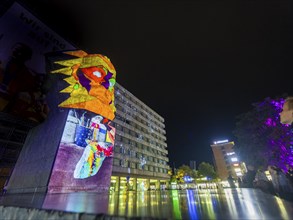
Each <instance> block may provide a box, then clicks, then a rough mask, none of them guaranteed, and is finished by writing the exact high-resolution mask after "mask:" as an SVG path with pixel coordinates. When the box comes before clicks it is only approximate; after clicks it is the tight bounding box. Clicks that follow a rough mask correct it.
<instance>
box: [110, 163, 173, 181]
mask: <svg viewBox="0 0 293 220" xmlns="http://www.w3.org/2000/svg"><path fill="white" fill-rule="evenodd" d="M113 172H114V173H122V174H127V175H129V173H128V167H121V166H115V165H113V167H112V173H113ZM131 174H135V175H140V176H145V177H161V178H164V179H170V176H169V175H168V174H167V173H159V172H153V171H148V170H138V169H131V171H130V175H131Z"/></svg>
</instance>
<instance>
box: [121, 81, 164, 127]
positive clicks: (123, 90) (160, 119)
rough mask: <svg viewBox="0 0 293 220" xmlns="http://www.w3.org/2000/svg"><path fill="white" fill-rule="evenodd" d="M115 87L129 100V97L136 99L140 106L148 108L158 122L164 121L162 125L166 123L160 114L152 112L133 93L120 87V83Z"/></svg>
mask: <svg viewBox="0 0 293 220" xmlns="http://www.w3.org/2000/svg"><path fill="white" fill-rule="evenodd" d="M115 87H116V88H117V89H118V90H120V91H122V92H123V93H125V95H124V94H123V95H124V96H125V97H126V98H127V99H129V98H128V97H127V96H129V97H131V98H132V99H134V100H135V101H137V102H138V103H139V104H141V106H144V107H146V108H148V109H149V111H151V114H153V115H154V116H152V115H151V116H152V117H157V118H156V120H158V121H160V122H161V121H162V123H164V118H163V117H161V116H160V115H159V114H158V113H156V112H155V111H154V110H152V109H150V108H149V107H148V106H147V105H145V104H144V103H143V102H142V101H140V100H139V99H138V98H137V97H135V96H134V95H133V94H132V93H131V92H129V91H127V90H126V89H125V88H123V87H122V86H121V85H119V84H118V83H116V84H115ZM135 106H138V104H135ZM142 110H144V109H142Z"/></svg>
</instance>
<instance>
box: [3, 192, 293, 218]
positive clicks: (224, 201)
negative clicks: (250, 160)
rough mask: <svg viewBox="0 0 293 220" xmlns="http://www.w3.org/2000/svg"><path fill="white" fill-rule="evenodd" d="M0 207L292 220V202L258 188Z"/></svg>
mask: <svg viewBox="0 0 293 220" xmlns="http://www.w3.org/2000/svg"><path fill="white" fill-rule="evenodd" d="M0 205H2V206H3V205H4V206H18V207H29V208H31V207H35V208H40V207H42V208H43V209H49V210H59V211H67V212H77V213H89V214H108V215H114V216H123V217H153V218H162V219H265V220H267V219H293V203H292V202H289V201H286V200H282V199H280V198H278V197H276V196H273V195H270V194H267V193H264V192H262V191H260V190H258V189H239V188H233V189H229V188H228V189H221V190H218V189H200V190H166V191H144V192H133V191H130V192H123V193H122V192H121V193H120V194H119V193H110V194H108V193H105V194H98V193H86V192H76V193H62V194H47V195H44V194H31V195H29V194H12V195H11V194H10V195H9V194H7V195H5V196H2V197H0Z"/></svg>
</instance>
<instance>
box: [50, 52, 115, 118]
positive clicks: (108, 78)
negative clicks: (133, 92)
mask: <svg viewBox="0 0 293 220" xmlns="http://www.w3.org/2000/svg"><path fill="white" fill-rule="evenodd" d="M64 53H65V54H69V55H72V56H76V57H77V58H75V59H69V60H63V61H57V62H55V63H57V64H60V65H62V66H64V68H61V69H57V70H54V71H52V72H51V73H61V74H65V75H68V76H69V77H68V78H65V79H64V80H65V81H66V82H67V83H69V86H68V87H67V88H65V89H63V90H62V91H61V92H63V93H70V97H69V98H68V99H66V100H65V101H64V102H62V103H61V104H59V106H60V107H65V108H80V109H85V110H89V111H91V112H94V113H96V114H100V115H101V116H103V117H105V118H107V119H109V120H113V119H114V117H115V115H114V114H115V110H116V109H115V106H114V85H115V83H116V71H115V68H114V66H113V65H112V63H111V62H110V60H109V58H107V57H106V56H103V55H101V54H87V53H86V52H84V51H82V50H78V51H69V52H64Z"/></svg>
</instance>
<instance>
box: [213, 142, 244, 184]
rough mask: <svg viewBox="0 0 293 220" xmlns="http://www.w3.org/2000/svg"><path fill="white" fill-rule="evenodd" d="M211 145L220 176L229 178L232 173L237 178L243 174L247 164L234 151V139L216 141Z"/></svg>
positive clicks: (223, 178)
mask: <svg viewBox="0 0 293 220" xmlns="http://www.w3.org/2000/svg"><path fill="white" fill-rule="evenodd" d="M211 147H212V151H213V155H214V163H215V167H216V171H217V173H218V176H219V178H221V179H222V180H227V178H228V176H229V175H231V176H232V177H233V178H234V179H237V178H238V177H241V176H242V175H243V173H244V172H245V170H246V168H245V164H244V163H243V162H241V161H239V158H238V157H237V155H236V153H235V151H234V142H233V141H230V142H229V141H228V140H223V141H215V142H214V144H212V145H211Z"/></svg>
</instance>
